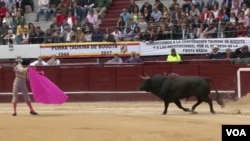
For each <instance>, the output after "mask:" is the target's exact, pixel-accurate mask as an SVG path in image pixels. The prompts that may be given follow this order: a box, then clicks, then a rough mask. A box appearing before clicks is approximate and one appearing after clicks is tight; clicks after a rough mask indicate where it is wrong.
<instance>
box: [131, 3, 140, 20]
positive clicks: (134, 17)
mask: <svg viewBox="0 0 250 141" xmlns="http://www.w3.org/2000/svg"><path fill="white" fill-rule="evenodd" d="M139 15H140V12H139V9H137V8H136V7H135V8H134V11H133V12H132V13H131V18H132V20H133V22H134V23H135V24H137V23H138V20H139Z"/></svg>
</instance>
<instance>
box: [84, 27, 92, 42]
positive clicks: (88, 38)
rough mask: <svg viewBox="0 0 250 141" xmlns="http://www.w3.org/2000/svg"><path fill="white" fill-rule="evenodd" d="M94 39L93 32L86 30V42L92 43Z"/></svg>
mask: <svg viewBox="0 0 250 141" xmlns="http://www.w3.org/2000/svg"><path fill="white" fill-rule="evenodd" d="M91 38H92V30H90V28H89V27H86V28H85V40H86V42H91V40H92V39H91Z"/></svg>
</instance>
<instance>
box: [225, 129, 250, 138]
mask: <svg viewBox="0 0 250 141" xmlns="http://www.w3.org/2000/svg"><path fill="white" fill-rule="evenodd" d="M226 132H227V136H237V137H238V136H247V134H246V132H245V130H244V129H226Z"/></svg>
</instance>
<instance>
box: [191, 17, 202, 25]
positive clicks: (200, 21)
mask: <svg viewBox="0 0 250 141" xmlns="http://www.w3.org/2000/svg"><path fill="white" fill-rule="evenodd" d="M191 23H192V24H193V25H194V27H195V28H199V27H200V25H201V24H202V20H201V19H200V18H199V16H198V15H194V17H193V19H192V21H191Z"/></svg>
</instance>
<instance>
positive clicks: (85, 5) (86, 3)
mask: <svg viewBox="0 0 250 141" xmlns="http://www.w3.org/2000/svg"><path fill="white" fill-rule="evenodd" d="M80 6H81V8H82V18H83V19H85V18H86V17H87V15H88V12H89V10H91V9H92V10H93V7H94V6H95V0H81V1H80Z"/></svg>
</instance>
